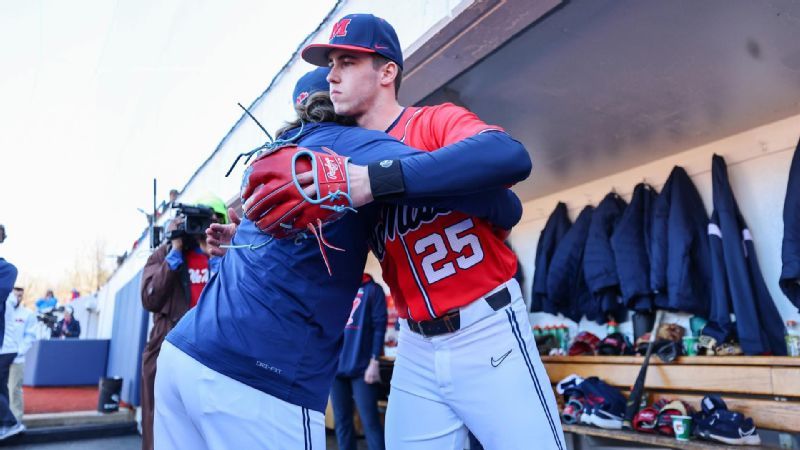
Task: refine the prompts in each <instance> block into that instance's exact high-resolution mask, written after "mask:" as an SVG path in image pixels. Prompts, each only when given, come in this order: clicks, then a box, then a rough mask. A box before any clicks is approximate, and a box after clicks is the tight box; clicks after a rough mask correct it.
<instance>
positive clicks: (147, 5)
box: [0, 0, 335, 294]
mask: <svg viewBox="0 0 800 450" xmlns="http://www.w3.org/2000/svg"><path fill="white" fill-rule="evenodd" d="M334 3H335V1H334V0H293V1H291V2H287V1H280V0H250V1H248V0H235V1H232V0H226V1H211V0H207V1H201V0H195V1H191V0H158V1H156V0H117V1H112V0H96V1H91V0H74V1H59V0H50V1H42V0H0V42H1V43H2V44H0V68H1V70H0V168H1V169H2V173H0V223H2V224H5V226H6V229H7V231H8V235H9V238H8V240H7V241H6V243H5V244H2V245H0V257H4V258H6V259H8V260H9V261H11V262H13V263H14V264H16V265H17V267H18V268H19V269H20V272H21V276H22V277H23V278H24V277H31V276H38V277H47V278H48V279H50V280H51V281H52V282H55V281H57V280H58V279H59V278H61V277H62V275H63V274H64V273H65V271H66V270H67V269H68V268H69V267H70V265H72V263H73V262H74V261H75V255H76V254H78V253H79V252H80V251H81V249H83V248H86V247H87V246H91V245H92V243H94V242H95V241H97V240H98V239H99V240H104V241H105V242H106V243H107V245H108V248H107V250H108V253H109V254H121V253H122V252H124V251H125V250H126V249H129V248H130V247H131V244H132V243H133V241H134V239H135V238H137V237H138V236H139V233H140V232H141V231H142V229H143V228H144V227H145V226H146V218H145V216H144V215H142V214H141V213H140V212H138V211H137V208H144V209H146V210H150V209H151V208H152V206H151V204H152V179H153V178H154V177H156V178H158V180H159V199H164V198H166V196H167V191H168V190H169V189H170V188H173V187H174V188H178V189H180V188H182V187H183V186H184V184H185V183H186V181H187V180H188V179H189V177H190V176H191V174H192V173H193V172H194V171H195V169H196V168H197V167H198V166H199V165H200V164H201V163H202V162H203V161H204V160H205V159H206V158H207V157H208V156H209V154H210V153H211V152H212V151H213V150H214V148H215V147H216V145H217V144H218V143H219V141H220V140H221V139H222V137H223V136H224V135H225V133H227V131H228V130H229V129H230V127H231V126H232V125H233V123H234V122H235V121H236V119H237V118H238V117H239V116H240V114H241V110H240V109H239V108H238V107H237V106H236V102H238V101H240V102H242V103H243V104H245V105H247V104H249V103H250V102H252V101H253V100H254V99H255V98H256V97H257V96H258V95H260V94H261V92H262V91H263V90H264V89H265V88H266V87H267V85H268V83H269V81H270V80H271V79H272V77H273V76H274V75H275V74H276V73H277V71H278V70H279V69H280V67H282V66H283V64H284V63H286V61H287V60H288V59H289V57H290V56H291V54H292V52H293V51H294V50H295V49H296V47H297V46H298V45H299V44H300V42H301V41H302V40H303V39H304V38H305V37H306V36H307V35H308V34H309V33H311V32H312V31H313V30H314V29H315V28H316V27H317V25H318V24H319V23H320V22H321V21H322V19H323V18H324V17H325V16H326V15H327V13H328V12H329V11H330V9H331V8H332V7H333V5H334ZM34 294H37V293H34Z"/></svg>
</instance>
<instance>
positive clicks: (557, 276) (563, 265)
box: [544, 206, 594, 322]
mask: <svg viewBox="0 0 800 450" xmlns="http://www.w3.org/2000/svg"><path fill="white" fill-rule="evenodd" d="M593 211H594V208H593V207H591V206H586V207H585V208H583V210H582V211H581V213H580V214H579V215H578V218H577V219H575V223H574V224H572V227H571V228H570V229H569V231H567V233H566V234H565V235H564V237H563V238H562V239H561V241H560V242H559V243H558V246H557V247H556V252H555V253H554V254H553V259H552V260H551V261H550V267H549V268H548V270H547V302H545V305H544V306H545V309H544V310H545V312H549V313H552V314H556V313H562V314H564V316H566V317H568V318H570V319H572V320H574V321H575V322H578V321H580V320H581V317H582V316H583V310H582V309H581V308H582V306H581V305H586V304H587V302H588V301H589V299H590V298H591V295H590V294H589V288H588V287H587V286H586V280H585V278H584V276H583V251H584V249H585V247H586V237H587V236H588V235H589V224H590V223H591V221H592V212H593Z"/></svg>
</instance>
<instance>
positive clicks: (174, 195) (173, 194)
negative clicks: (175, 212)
mask: <svg viewBox="0 0 800 450" xmlns="http://www.w3.org/2000/svg"><path fill="white" fill-rule="evenodd" d="M177 201H178V190H177V189H170V190H169V205H167V207H172V204H173V203H175V202H177Z"/></svg>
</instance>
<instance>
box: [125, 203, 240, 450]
mask: <svg viewBox="0 0 800 450" xmlns="http://www.w3.org/2000/svg"><path fill="white" fill-rule="evenodd" d="M173 191H174V190H173ZM174 192H175V193H176V195H177V191H174ZM170 201H173V196H172V192H170ZM201 204H203V205H205V206H209V207H211V208H212V209H213V210H214V212H215V222H217V223H223V224H224V223H227V222H228V216H227V210H226V207H225V203H224V202H223V201H222V200H219V199H216V198H214V199H209V200H208V201H206V202H202V203H201ZM182 221H183V218H182V217H176V218H175V219H173V220H172V222H170V224H169V225H168V226H167V232H169V233H172V232H174V231H175V230H177V229H179V225H180V224H181V223H182ZM203 231H205V230H203ZM170 235H171V234H170ZM219 260H220V258H217V257H213V258H209V249H208V246H207V245H206V235H205V233H204V234H202V235H199V236H191V235H187V234H185V233H184V234H183V235H182V236H181V237H177V238H175V239H172V240H169V241H167V242H165V243H164V244H162V245H161V246H159V247H158V248H157V249H156V250H155V252H153V254H152V255H150V258H148V260H147V264H146V265H145V266H144V273H143V275H142V287H141V289H142V305H143V306H144V309H146V310H148V311H150V312H152V313H153V329H152V331H151V332H150V339H149V340H148V341H147V345H146V346H145V348H144V352H142V394H141V401H142V449H144V450H151V449H152V448H153V417H154V413H155V391H154V385H155V379H156V360H157V359H158V354H159V353H160V352H161V344H162V343H163V342H164V338H165V337H166V336H167V333H169V332H170V330H172V328H173V327H174V326H175V324H176V323H178V321H179V320H181V317H183V315H184V314H186V312H187V311H189V309H191V308H193V307H194V306H195V305H197V301H198V300H199V299H200V293H201V292H202V291H203V288H204V287H205V285H206V283H207V282H208V280H209V279H210V278H211V274H213V273H216V271H217V267H218V263H219Z"/></svg>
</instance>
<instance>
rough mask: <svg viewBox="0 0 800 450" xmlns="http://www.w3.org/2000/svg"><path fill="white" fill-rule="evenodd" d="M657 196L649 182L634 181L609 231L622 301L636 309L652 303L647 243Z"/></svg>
mask: <svg viewBox="0 0 800 450" xmlns="http://www.w3.org/2000/svg"><path fill="white" fill-rule="evenodd" d="M656 196H657V194H656V191H655V189H653V188H652V187H651V186H650V185H648V184H645V183H639V184H637V185H636V187H635V188H634V189H633V197H632V198H631V203H630V204H629V205H628V207H627V208H626V209H625V212H623V213H622V217H621V218H620V219H619V223H617V226H616V228H614V234H612V235H611V248H612V249H613V250H614V260H615V262H616V264H617V274H618V276H619V287H620V291H621V292H622V299H623V302H624V303H625V305H627V307H628V308H631V309H633V310H634V311H637V312H649V311H652V310H653V308H654V306H655V305H654V303H653V301H654V299H653V290H652V288H651V287H650V245H649V244H650V227H651V226H652V220H653V205H654V203H655V201H656Z"/></svg>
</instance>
